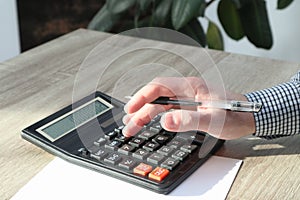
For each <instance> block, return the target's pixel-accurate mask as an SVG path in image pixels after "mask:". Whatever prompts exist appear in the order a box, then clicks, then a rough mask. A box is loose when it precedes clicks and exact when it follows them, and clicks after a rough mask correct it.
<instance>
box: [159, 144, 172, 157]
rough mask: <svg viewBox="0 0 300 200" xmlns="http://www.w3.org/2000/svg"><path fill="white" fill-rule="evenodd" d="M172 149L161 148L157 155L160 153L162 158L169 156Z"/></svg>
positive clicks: (167, 147) (168, 147)
mask: <svg viewBox="0 0 300 200" xmlns="http://www.w3.org/2000/svg"><path fill="white" fill-rule="evenodd" d="M173 151H174V149H173V148H172V147H170V146H162V147H161V148H160V149H158V150H157V153H160V154H162V155H164V156H169V155H171V153H173Z"/></svg>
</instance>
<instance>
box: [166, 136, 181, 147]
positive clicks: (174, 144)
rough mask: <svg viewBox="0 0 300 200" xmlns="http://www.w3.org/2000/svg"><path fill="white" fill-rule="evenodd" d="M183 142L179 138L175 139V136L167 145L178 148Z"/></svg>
mask: <svg viewBox="0 0 300 200" xmlns="http://www.w3.org/2000/svg"><path fill="white" fill-rule="evenodd" d="M183 144H184V142H183V141H182V140H181V139H177V138H176V137H175V138H174V139H172V140H171V141H170V142H169V143H168V144H167V145H168V146H170V147H172V148H174V149H178V148H180V146H182V145H183Z"/></svg>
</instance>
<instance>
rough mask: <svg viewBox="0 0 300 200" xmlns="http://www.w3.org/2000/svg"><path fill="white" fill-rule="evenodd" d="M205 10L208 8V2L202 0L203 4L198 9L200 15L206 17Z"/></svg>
mask: <svg viewBox="0 0 300 200" xmlns="http://www.w3.org/2000/svg"><path fill="white" fill-rule="evenodd" d="M205 10H206V2H205V1H202V3H201V5H200V7H199V10H198V16H200V17H204V14H205Z"/></svg>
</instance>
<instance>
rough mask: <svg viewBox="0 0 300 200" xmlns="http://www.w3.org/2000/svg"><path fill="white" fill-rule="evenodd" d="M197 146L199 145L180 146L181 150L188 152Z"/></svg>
mask: <svg viewBox="0 0 300 200" xmlns="http://www.w3.org/2000/svg"><path fill="white" fill-rule="evenodd" d="M196 148H197V145H194V144H192V145H187V144H186V145H183V146H182V147H180V150H182V151H185V152H187V153H192V152H193V151H194V150H195V149H196Z"/></svg>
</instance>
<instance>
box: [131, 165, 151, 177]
mask: <svg viewBox="0 0 300 200" xmlns="http://www.w3.org/2000/svg"><path fill="white" fill-rule="evenodd" d="M151 171H152V166H151V165H147V164H145V163H140V164H139V165H138V166H136V167H135V168H134V169H133V173H135V174H139V175H142V176H147V174H149V173H150V172H151Z"/></svg>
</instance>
